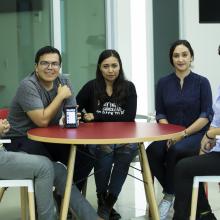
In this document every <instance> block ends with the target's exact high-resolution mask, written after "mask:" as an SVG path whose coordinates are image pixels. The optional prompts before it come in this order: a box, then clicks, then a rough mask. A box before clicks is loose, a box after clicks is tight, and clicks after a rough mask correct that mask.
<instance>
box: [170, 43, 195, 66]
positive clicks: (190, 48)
mask: <svg viewBox="0 0 220 220" xmlns="http://www.w3.org/2000/svg"><path fill="white" fill-rule="evenodd" d="M179 45H184V46H185V47H187V48H188V50H189V52H190V54H191V57H192V59H193V58H194V52H193V49H192V47H191V45H190V43H189V42H188V41H187V40H177V41H175V42H174V43H173V44H172V45H171V47H170V52H169V57H170V63H171V64H172V66H173V51H174V50H175V48H176V47H177V46H179Z"/></svg>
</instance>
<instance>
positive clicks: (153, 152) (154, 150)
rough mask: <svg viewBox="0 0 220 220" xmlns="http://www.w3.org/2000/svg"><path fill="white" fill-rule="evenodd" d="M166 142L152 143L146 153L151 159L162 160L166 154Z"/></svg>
mask: <svg viewBox="0 0 220 220" xmlns="http://www.w3.org/2000/svg"><path fill="white" fill-rule="evenodd" d="M166 148H167V147H166V142H164V141H158V142H153V143H151V144H150V145H149V146H148V147H147V149H146V153H147V156H148V157H149V159H150V158H155V157H156V158H161V157H164V154H165V153H166Z"/></svg>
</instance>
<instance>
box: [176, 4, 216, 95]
mask: <svg viewBox="0 0 220 220" xmlns="http://www.w3.org/2000/svg"><path fill="white" fill-rule="evenodd" d="M179 5H180V24H181V25H180V37H181V38H183V39H184V38H185V39H187V40H188V41H189V42H190V43H191V45H192V47H193V49H194V53H195V60H194V68H193V70H194V71H195V72H197V73H199V74H201V75H203V76H206V77H207V78H208V79H209V81H210V83H211V87H212V92H213V97H214V96H215V95H216V91H217V88H218V85H220V77H219V75H220V56H219V55H218V53H217V49H218V45H219V44H220V24H200V23H199V1H198V0H193V1H192V0H180V4H179Z"/></svg>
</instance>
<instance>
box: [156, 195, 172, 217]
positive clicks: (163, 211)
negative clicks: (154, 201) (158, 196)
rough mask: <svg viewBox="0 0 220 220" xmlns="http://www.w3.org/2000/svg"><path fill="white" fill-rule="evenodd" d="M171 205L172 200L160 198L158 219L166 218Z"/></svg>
mask: <svg viewBox="0 0 220 220" xmlns="http://www.w3.org/2000/svg"><path fill="white" fill-rule="evenodd" d="M172 205H173V200H172V201H169V200H166V199H162V200H161V202H160V204H159V214H160V220H166V218H167V215H168V213H169V211H170V208H171V207H172Z"/></svg>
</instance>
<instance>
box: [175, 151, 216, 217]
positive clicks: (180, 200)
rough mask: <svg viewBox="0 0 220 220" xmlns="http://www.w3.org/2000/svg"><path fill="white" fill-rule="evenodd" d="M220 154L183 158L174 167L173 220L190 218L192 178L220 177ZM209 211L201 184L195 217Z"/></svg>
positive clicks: (213, 153) (212, 153)
mask: <svg viewBox="0 0 220 220" xmlns="http://www.w3.org/2000/svg"><path fill="white" fill-rule="evenodd" d="M219 164H220V152H211V153H208V154H204V155H201V156H194V157H189V158H185V159H183V160H181V161H179V163H178V164H177V166H176V169H175V178H174V187H175V202H174V218H175V220H188V219H189V216H190V211H191V210H190V208H191V197H192V185H193V177H194V176H212V175H213V176H214V175H217V176H218V175H220V166H219ZM205 211H211V207H210V205H209V203H208V200H207V198H206V195H205V191H204V187H203V184H200V186H199V197H198V205H197V215H198V214H199V213H201V212H205Z"/></svg>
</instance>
